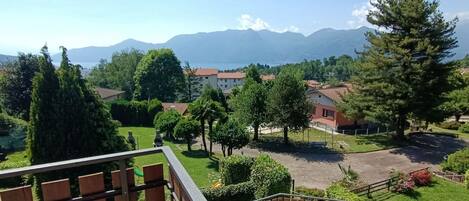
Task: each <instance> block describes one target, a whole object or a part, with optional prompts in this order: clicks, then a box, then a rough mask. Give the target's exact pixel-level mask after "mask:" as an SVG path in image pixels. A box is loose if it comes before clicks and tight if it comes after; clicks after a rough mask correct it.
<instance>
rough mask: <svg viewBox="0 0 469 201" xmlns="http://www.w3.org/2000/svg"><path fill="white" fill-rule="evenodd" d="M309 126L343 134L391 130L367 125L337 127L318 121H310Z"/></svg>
mask: <svg viewBox="0 0 469 201" xmlns="http://www.w3.org/2000/svg"><path fill="white" fill-rule="evenodd" d="M311 126H312V127H314V128H316V129H319V130H322V131H324V132H328V133H335V134H344V135H372V134H379V133H386V134H389V133H391V132H393V130H392V129H389V127H379V126H378V127H368V128H360V129H337V128H333V127H330V126H328V125H325V124H321V123H319V122H312V123H311Z"/></svg>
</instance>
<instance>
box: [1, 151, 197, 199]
mask: <svg viewBox="0 0 469 201" xmlns="http://www.w3.org/2000/svg"><path fill="white" fill-rule="evenodd" d="M156 153H163V154H164V156H165V158H166V160H167V161H168V163H169V177H170V180H169V181H166V180H163V181H161V182H156V183H154V184H150V185H141V186H136V187H132V188H131V189H129V185H128V181H127V171H126V169H127V167H126V160H128V159H130V158H134V157H137V156H144V155H150V154H156ZM114 161H118V163H119V170H120V173H119V174H120V175H119V176H120V181H121V189H119V190H110V191H106V192H104V193H102V194H101V195H94V196H95V198H97V197H100V198H104V197H112V196H115V195H119V194H121V195H122V198H123V200H125V201H129V192H134V191H139V190H143V189H146V188H150V187H154V186H161V185H166V186H167V187H168V189H169V190H170V191H171V198H172V200H190V201H206V199H205V197H204V196H203V194H202V192H201V191H200V190H199V188H198V187H197V186H196V184H195V183H194V181H193V180H192V178H191V177H190V176H189V174H188V173H187V171H186V170H185V169H184V167H183V166H182V164H181V162H180V161H179V160H178V159H177V158H176V156H175V155H174V153H173V152H172V150H171V149H170V148H169V147H167V146H163V147H157V148H150V149H142V150H136V151H127V152H120V153H114V154H107V155H100V156H93V157H87V158H80V159H73V160H67V161H60V162H53V163H46V164H40V165H34V166H29V167H23V168H16V169H8V170H2V171H0V179H6V178H11V177H17V176H22V175H28V174H37V173H44V172H50V171H54V170H62V169H68V168H76V167H81V166H86V165H94V164H101V163H106V162H114ZM96 196H97V197H96ZM95 198H83V197H81V198H75V199H73V200H77V199H78V200H88V199H92V200H93V199H95Z"/></svg>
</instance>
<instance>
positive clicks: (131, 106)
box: [108, 99, 162, 126]
mask: <svg viewBox="0 0 469 201" xmlns="http://www.w3.org/2000/svg"><path fill="white" fill-rule="evenodd" d="M108 105H109V110H110V112H111V115H112V119H114V120H117V121H119V122H121V123H122V125H124V126H151V125H153V118H154V116H155V114H156V113H158V112H159V111H161V110H162V106H161V102H160V101H158V100H156V99H153V100H151V101H150V103H148V101H127V100H116V101H112V102H110V103H108Z"/></svg>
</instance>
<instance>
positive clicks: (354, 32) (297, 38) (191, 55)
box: [0, 21, 469, 68]
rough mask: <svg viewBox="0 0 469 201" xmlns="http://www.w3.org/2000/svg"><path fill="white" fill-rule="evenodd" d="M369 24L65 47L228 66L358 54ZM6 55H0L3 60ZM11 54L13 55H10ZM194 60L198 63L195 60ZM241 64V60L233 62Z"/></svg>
mask: <svg viewBox="0 0 469 201" xmlns="http://www.w3.org/2000/svg"><path fill="white" fill-rule="evenodd" d="M368 31H374V29H372V28H368V27H360V28H357V29H349V30H336V29H331V28H326V29H321V30H319V31H316V32H314V33H312V34H310V35H308V36H305V35H303V34H301V33H294V32H283V33H278V32H272V31H268V30H261V31H254V30H251V29H248V30H226V31H216V32H208V33H196V34H183V35H177V36H174V37H173V38H171V39H170V40H168V41H167V42H165V43H147V42H142V41H138V40H134V39H127V40H124V41H122V42H120V43H117V44H115V45H111V46H106V47H96V46H90V47H83V48H75V49H69V50H68V54H69V57H70V60H71V61H72V62H74V63H79V64H82V65H83V66H84V67H92V66H93V65H95V64H96V63H97V62H99V60H100V59H108V60H109V59H110V58H111V56H112V54H113V53H114V52H117V51H121V50H125V49H130V48H135V49H140V50H142V51H147V50H149V49H157V48H171V49H173V50H174V52H175V53H176V56H177V57H178V58H179V59H180V60H181V61H188V62H190V63H191V64H192V66H196V67H197V66H198V64H199V65H201V64H204V65H208V66H211V64H212V67H219V68H226V66H225V67H224V66H218V64H220V65H223V64H228V63H230V64H240V65H241V64H249V63H262V64H271V65H274V64H283V63H292V62H299V61H302V60H304V59H322V58H324V57H329V56H340V55H343V54H348V55H351V56H356V51H360V50H363V47H364V45H366V44H367V41H366V39H365V33H366V32H368ZM456 37H457V38H458V41H459V43H458V45H459V47H458V48H455V49H454V50H453V52H454V53H455V57H454V58H455V59H459V58H462V57H463V56H464V55H466V54H469V21H463V22H460V23H458V26H457V27H456ZM3 57H4V55H0V61H2V59H3ZM52 58H53V60H54V61H56V62H58V61H60V54H55V55H53V57H52ZM10 59H11V57H10ZM194 64H196V65H194ZM232 67H240V66H232Z"/></svg>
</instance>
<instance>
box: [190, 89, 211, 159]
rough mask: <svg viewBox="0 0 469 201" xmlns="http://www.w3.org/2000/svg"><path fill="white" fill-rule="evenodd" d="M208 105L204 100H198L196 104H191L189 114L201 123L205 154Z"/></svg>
mask: <svg viewBox="0 0 469 201" xmlns="http://www.w3.org/2000/svg"><path fill="white" fill-rule="evenodd" d="M206 111H207V103H206V101H205V100H204V99H202V98H200V97H199V98H197V99H196V100H195V101H194V102H192V103H191V104H189V113H191V115H192V116H193V117H194V119H196V120H198V121H199V122H200V132H201V133H202V144H203V145H204V150H205V152H207V153H208V150H207V141H206V140H205V120H206Z"/></svg>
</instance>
